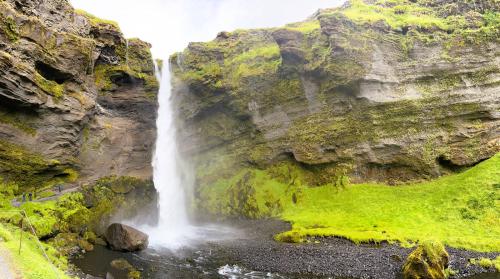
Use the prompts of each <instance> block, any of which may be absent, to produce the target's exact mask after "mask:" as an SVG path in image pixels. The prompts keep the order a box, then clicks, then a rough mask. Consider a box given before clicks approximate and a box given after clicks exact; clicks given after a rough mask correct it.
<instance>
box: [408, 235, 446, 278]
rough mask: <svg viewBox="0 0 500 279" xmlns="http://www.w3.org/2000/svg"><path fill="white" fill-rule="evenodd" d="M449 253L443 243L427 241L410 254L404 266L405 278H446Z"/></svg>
mask: <svg viewBox="0 0 500 279" xmlns="http://www.w3.org/2000/svg"><path fill="white" fill-rule="evenodd" d="M448 260H449V255H448V252H446V250H445V248H444V246H443V244H441V243H439V242H431V241H427V242H424V243H422V244H420V245H419V246H418V247H417V248H416V249H415V250H414V251H413V252H411V254H410V255H409V256H408V258H407V260H406V263H405V264H404V266H403V276H404V278H405V279H444V278H446V275H445V268H446V267H448Z"/></svg>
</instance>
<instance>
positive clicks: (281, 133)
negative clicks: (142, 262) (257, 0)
mask: <svg viewBox="0 0 500 279" xmlns="http://www.w3.org/2000/svg"><path fill="white" fill-rule="evenodd" d="M476 2H477V3H476ZM476 2H474V3H472V2H471V1H427V0H426V1H405V0H401V1H378V4H374V2H373V1H371V2H370V1H364V2H363V1H358V0H353V1H350V2H348V3H346V4H345V5H344V6H343V7H341V8H336V9H327V10H321V11H319V12H318V13H317V14H315V15H313V16H312V17H311V18H310V19H308V20H306V21H304V22H300V23H296V24H290V25H287V26H284V27H281V28H272V29H258V30H239V31H235V32H231V33H229V32H222V33H220V34H219V35H218V36H217V38H216V39H215V40H214V41H211V42H207V43H191V44H190V45H189V47H188V48H187V49H186V50H185V51H184V52H182V53H178V54H175V55H174V56H172V58H171V61H170V62H171V66H172V68H173V71H174V75H175V79H174V96H175V101H176V107H177V109H178V120H179V144H180V146H181V149H182V152H183V153H184V154H185V155H186V157H187V158H191V159H192V163H193V164H194V166H195V168H196V170H197V174H196V175H197V179H198V186H200V187H202V186H206V187H210V185H212V184H213V183H215V182H216V181H217V180H218V179H220V178H222V177H231V176H232V175H234V174H235V173H238V171H240V170H242V169H245V168H254V169H255V168H258V169H264V170H265V169H269V168H271V167H272V166H275V165H280V164H281V165H282V164H285V165H289V166H290V167H292V168H298V169H300V170H301V171H304V172H306V173H308V174H310V175H309V176H307V177H310V179H308V181H306V182H307V183H308V184H309V185H318V184H324V183H330V182H332V181H335V179H337V178H338V177H339V176H346V175H347V176H349V177H350V178H351V181H356V182H361V181H384V182H393V183H397V182H403V181H408V180H414V179H426V178H432V177H437V176H440V175H443V174H447V173H451V172H455V171H458V170H460V169H463V168H466V167H469V166H472V165H474V164H476V163H478V162H480V161H482V160H484V159H486V158H489V157H491V156H492V155H494V154H495V153H496V152H498V151H500V113H499V111H500V72H499V66H500V64H499V63H500V58H499V57H500V56H499V51H498V50H499V49H500V48H499V41H498V38H499V34H500V31H499V21H498V17H499V8H500V7H498V5H496V4H495V3H492V2H489V1H476Z"/></svg>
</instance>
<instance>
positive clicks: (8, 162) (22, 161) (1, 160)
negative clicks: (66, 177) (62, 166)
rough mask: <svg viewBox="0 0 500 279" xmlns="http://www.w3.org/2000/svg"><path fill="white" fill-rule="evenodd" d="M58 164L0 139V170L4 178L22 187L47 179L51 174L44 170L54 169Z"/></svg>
mask: <svg viewBox="0 0 500 279" xmlns="http://www.w3.org/2000/svg"><path fill="white" fill-rule="evenodd" d="M58 165H59V162H56V161H51V160H46V159H44V158H43V157H42V156H41V155H38V154H34V153H32V152H30V151H28V150H26V149H24V148H23V147H21V146H18V145H14V144H12V143H9V142H6V141H0V171H1V173H2V175H3V176H4V177H5V178H7V179H8V180H10V181H15V182H18V183H20V184H21V185H22V186H23V187H26V186H29V185H33V184H35V185H36V184H40V183H42V181H45V180H48V179H49V178H51V177H52V176H51V174H49V173H46V172H47V171H50V170H56V169H57V166H58Z"/></svg>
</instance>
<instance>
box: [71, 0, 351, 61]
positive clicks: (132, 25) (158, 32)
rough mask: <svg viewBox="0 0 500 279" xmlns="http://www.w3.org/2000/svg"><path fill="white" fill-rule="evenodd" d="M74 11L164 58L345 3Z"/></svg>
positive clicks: (209, 2) (85, 2)
mask: <svg viewBox="0 0 500 279" xmlns="http://www.w3.org/2000/svg"><path fill="white" fill-rule="evenodd" d="M70 2H71V3H72V4H73V6H75V7H76V8H79V9H83V10H86V11H87V12H90V13H92V14H94V15H96V16H98V17H101V18H106V19H111V20H115V21H117V22H118V23H119V24H120V27H121V29H122V31H123V32H124V33H125V36H126V37H128V38H133V37H138V38H141V39H143V40H145V41H148V42H150V43H152V44H153V54H154V56H155V57H157V58H163V59H165V58H168V56H169V55H170V54H172V53H173V52H175V51H180V50H182V49H183V48H184V47H185V46H186V45H187V43H188V42H193V41H208V40H211V39H213V38H215V36H216V35H217V33H218V32H220V31H232V30H235V29H239V28H256V27H272V26H282V25H284V24H286V23H290V22H296V21H302V20H304V19H305V18H307V17H308V16H309V15H311V14H313V13H314V12H315V11H316V10H317V9H319V8H328V7H334V6H339V5H341V4H342V3H343V2H344V0H141V1H137V0H70Z"/></svg>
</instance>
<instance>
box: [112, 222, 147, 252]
mask: <svg viewBox="0 0 500 279" xmlns="http://www.w3.org/2000/svg"><path fill="white" fill-rule="evenodd" d="M105 237H106V241H107V242H108V244H109V246H110V247H111V249H113V250H117V251H127V252H133V251H139V250H144V249H146V248H147V247H148V238H149V237H148V235H147V234H145V233H143V232H141V231H139V230H137V229H134V228H132V227H130V226H127V225H123V224H118V223H114V224H111V225H110V226H109V227H108V229H107V230H106V234H105Z"/></svg>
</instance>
